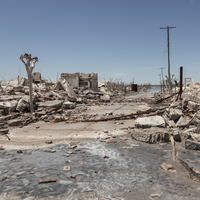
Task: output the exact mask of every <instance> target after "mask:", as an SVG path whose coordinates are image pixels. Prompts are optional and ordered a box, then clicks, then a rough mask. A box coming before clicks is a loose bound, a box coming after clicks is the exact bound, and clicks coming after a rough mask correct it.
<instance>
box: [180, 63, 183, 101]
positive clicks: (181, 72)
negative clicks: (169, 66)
mask: <svg viewBox="0 0 200 200" xmlns="http://www.w3.org/2000/svg"><path fill="white" fill-rule="evenodd" d="M182 89H183V67H180V100H181V95H182Z"/></svg>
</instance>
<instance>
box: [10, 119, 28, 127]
mask: <svg viewBox="0 0 200 200" xmlns="http://www.w3.org/2000/svg"><path fill="white" fill-rule="evenodd" d="M23 123H24V120H22V119H12V120H9V121H8V126H21V125H23Z"/></svg>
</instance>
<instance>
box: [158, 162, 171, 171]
mask: <svg viewBox="0 0 200 200" xmlns="http://www.w3.org/2000/svg"><path fill="white" fill-rule="evenodd" d="M160 168H162V169H164V170H169V169H174V167H173V166H172V165H171V164H168V163H163V164H162V165H160Z"/></svg>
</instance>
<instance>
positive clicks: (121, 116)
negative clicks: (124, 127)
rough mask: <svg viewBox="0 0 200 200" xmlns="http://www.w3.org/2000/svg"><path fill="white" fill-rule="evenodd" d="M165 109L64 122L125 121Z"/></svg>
mask: <svg viewBox="0 0 200 200" xmlns="http://www.w3.org/2000/svg"><path fill="white" fill-rule="evenodd" d="M165 109H166V107H164V108H159V109H154V110H151V109H149V110H147V111H143V112H136V113H131V114H128V115H120V116H115V117H108V118H101V119H84V120H75V121H66V122H65V123H76V122H100V121H109V120H116V119H122V118H123V119H126V118H131V117H133V116H137V115H142V114H149V113H153V112H156V111H161V110H165Z"/></svg>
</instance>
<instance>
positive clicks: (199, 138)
mask: <svg viewBox="0 0 200 200" xmlns="http://www.w3.org/2000/svg"><path fill="white" fill-rule="evenodd" d="M191 138H192V139H193V140H194V141H196V142H200V134H197V133H193V134H191Z"/></svg>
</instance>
